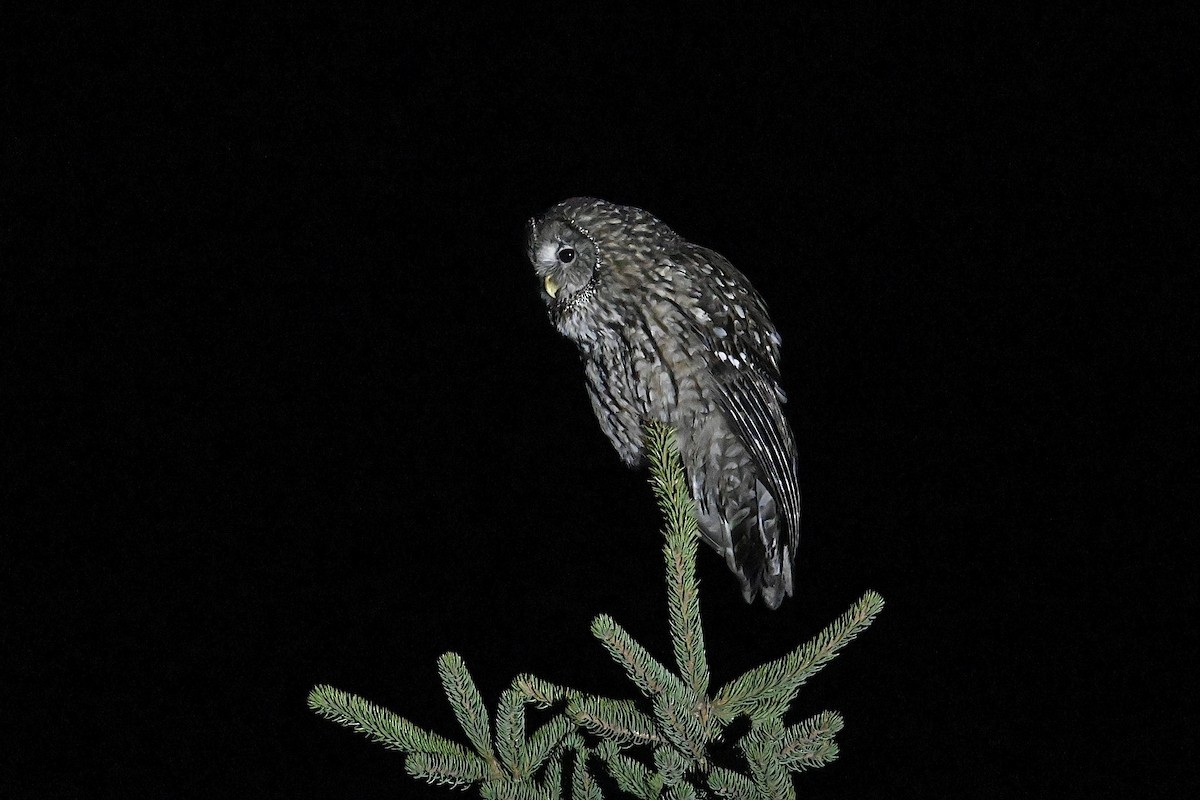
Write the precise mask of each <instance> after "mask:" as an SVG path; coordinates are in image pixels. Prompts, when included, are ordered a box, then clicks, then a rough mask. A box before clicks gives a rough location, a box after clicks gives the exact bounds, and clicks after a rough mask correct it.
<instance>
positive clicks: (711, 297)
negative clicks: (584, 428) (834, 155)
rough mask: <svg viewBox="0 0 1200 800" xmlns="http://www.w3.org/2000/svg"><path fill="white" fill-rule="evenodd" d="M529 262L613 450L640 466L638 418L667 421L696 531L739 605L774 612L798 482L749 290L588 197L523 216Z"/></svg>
mask: <svg viewBox="0 0 1200 800" xmlns="http://www.w3.org/2000/svg"><path fill="white" fill-rule="evenodd" d="M529 260H530V261H531V262H532V263H533V267H534V270H535V272H536V274H537V277H538V279H539V280H540V282H541V295H542V299H543V301H544V302H545V304H546V311H547V313H548V314H549V317H550V321H551V322H552V323H553V324H554V326H555V327H556V328H557V329H558V331H559V332H560V333H561V334H563V335H564V336H566V337H567V338H568V339H570V340H571V341H573V342H575V344H576V345H577V346H578V348H579V353H580V356H581V357H582V360H583V370H584V375H585V376H586V378H587V390H588V395H589V396H590V398H591V401H592V408H593V410H594V411H595V413H596V418H597V419H598V420H599V421H600V427H601V429H603V431H604V434H605V436H607V437H608V440H609V441H610V442H612V445H613V447H615V448H616V450H617V453H618V454H619V455H620V457H621V459H622V460H623V461H624V462H625V463H626V464H628V465H629V466H631V467H637V466H639V465H640V464H641V463H642V462H643V460H644V443H643V438H642V437H643V429H644V425H645V423H646V422H647V421H649V420H656V421H658V422H662V423H666V424H669V425H671V426H673V427H674V429H675V432H676V439H677V441H678V444H679V450H680V453H681V455H682V459H683V465H684V468H685V470H686V473H687V479H688V483H689V487H690V490H691V495H692V498H693V499H694V500H695V503H696V509H697V512H698V517H699V523H700V530H701V534H702V536H703V538H704V540H705V541H706V542H707V543H708V544H709V545H710V546H711V547H712V548H713V549H715V550H716V551H717V552H718V553H720V554H721V555H722V556H724V558H725V563H726V564H727V565H728V566H729V569H730V570H731V571H732V572H733V573H734V575H736V576H737V579H738V581H739V582H740V583H741V589H742V596H743V597H744V598H745V600H746V602H747V603H753V602H754V599H755V598H756V597H758V596H761V597H762V599H763V602H764V603H765V604H766V605H767V606H768V607H770V608H778V607H779V604H780V603H781V602H782V601H783V598H784V596H785V595H791V594H792V561H793V559H794V557H795V553H796V547H797V544H798V541H799V533H800V490H799V487H798V482H797V478H796V443H795V439H794V438H793V436H792V431H791V429H790V428H789V427H788V423H787V420H786V419H785V418H784V416H783V409H782V404H783V403H784V401H785V399H786V398H785V397H784V394H783V391H782V389H781V388H780V380H779V345H780V338H779V334H778V332H777V331H776V330H775V326H774V325H773V324H772V323H771V320H770V318H769V317H768V316H767V308H766V304H765V303H764V302H763V299H762V298H761V297H760V296H759V294H758V292H756V291H755V290H754V288H753V287H752V286H751V285H750V282H749V281H748V280H746V277H745V276H744V275H742V273H741V272H739V271H738V270H737V269H735V268H734V267H733V265H732V264H730V263H729V261H727V260H726V259H725V258H724V257H722V256H721V255H719V254H717V253H715V252H713V251H712V250H709V249H707V248H704V247H700V246H699V245H695V244H692V243H691V242H689V241H687V240H686V239H684V238H683V237H681V236H679V235H678V234H676V233H675V231H673V230H671V229H670V228H669V227H667V226H666V225H664V224H663V223H662V222H660V221H659V220H658V219H656V218H655V217H654V216H652V215H651V214H649V213H647V212H645V211H643V210H641V209H639V208H633V207H630V206H618V205H614V204H612V203H608V202H605V201H604V200H597V199H595V198H590V197H577V198H572V199H570V200H566V201H564V202H562V203H559V204H558V205H557V206H555V207H553V208H551V209H550V210H549V211H547V212H546V213H545V214H543V215H542V216H540V217H536V218H534V219H532V220H530V221H529Z"/></svg>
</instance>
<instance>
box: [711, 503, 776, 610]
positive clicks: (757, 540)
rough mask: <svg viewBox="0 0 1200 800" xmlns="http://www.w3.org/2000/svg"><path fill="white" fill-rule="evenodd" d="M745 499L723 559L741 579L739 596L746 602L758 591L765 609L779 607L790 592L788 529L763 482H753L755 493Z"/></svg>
mask: <svg viewBox="0 0 1200 800" xmlns="http://www.w3.org/2000/svg"><path fill="white" fill-rule="evenodd" d="M745 499H746V500H747V501H748V502H747V504H746V506H743V508H742V509H741V512H740V514H739V516H741V519H740V520H739V521H738V522H737V523H736V524H733V525H731V526H730V527H731V531H730V533H731V539H732V543H733V549H732V553H731V554H727V556H726V561H727V562H730V563H729V568H730V569H731V570H733V572H734V574H736V575H737V577H738V580H739V581H740V582H741V584H742V597H744V598H745V600H746V602H747V603H753V602H754V598H755V597H756V596H758V595H759V594H760V593H761V594H762V599H763V603H765V604H766V606H767V608H771V609H775V608H779V605H780V603H782V602H783V598H784V597H790V596H791V594H792V554H791V553H790V552H789V550H790V548H789V546H788V536H787V532H786V531H785V530H784V529H783V521H782V519H781V518H780V516H779V514H778V512H777V510H776V507H775V498H774V497H773V496H772V495H771V492H770V490H769V489H768V488H767V487H766V486H765V485H764V484H763V483H762V481H759V480H755V481H754V492H753V494H752V495H751V496H750V497H747V498H745ZM730 555H732V558H730Z"/></svg>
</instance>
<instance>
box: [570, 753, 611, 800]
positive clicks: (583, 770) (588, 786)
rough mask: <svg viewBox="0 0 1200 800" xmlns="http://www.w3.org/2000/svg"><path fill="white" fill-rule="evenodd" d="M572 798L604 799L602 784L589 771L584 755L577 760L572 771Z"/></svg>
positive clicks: (585, 799) (577, 799)
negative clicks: (601, 789)
mask: <svg viewBox="0 0 1200 800" xmlns="http://www.w3.org/2000/svg"><path fill="white" fill-rule="evenodd" d="M571 800H604V793H603V792H601V791H600V785H599V784H598V783H596V779H595V778H593V777H592V774H591V773H590V772H588V768H587V761H586V759H584V758H582V757H581V758H579V759H578V760H576V762H575V769H574V770H573V771H572V773H571Z"/></svg>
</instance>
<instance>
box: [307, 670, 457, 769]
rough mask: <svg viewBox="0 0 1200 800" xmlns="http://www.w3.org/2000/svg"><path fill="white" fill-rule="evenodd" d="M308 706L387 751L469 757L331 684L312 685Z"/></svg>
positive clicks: (446, 741) (437, 738)
mask: <svg viewBox="0 0 1200 800" xmlns="http://www.w3.org/2000/svg"><path fill="white" fill-rule="evenodd" d="M308 707H309V708H311V709H312V710H313V711H315V712H317V713H318V714H320V715H321V716H322V717H324V718H325V719H329V720H333V721H334V722H336V723H338V724H339V725H343V726H345V727H347V728H350V729H351V730H355V731H358V732H359V733H361V734H363V735H365V736H367V737H368V738H370V739H372V740H374V741H376V742H379V743H380V744H382V745H383V746H384V747H386V748H388V749H389V750H398V751H400V752H401V753H432V754H434V755H447V756H460V757H463V758H471V757H472V754H471V753H470V752H468V751H467V750H466V749H465V748H464V747H463V746H462V745H460V744H458V743H457V742H452V741H450V740H449V739H446V738H444V737H441V736H438V735H437V734H436V733H428V732H427V731H424V730H422V729H421V728H418V727H417V726H416V725H413V724H412V723H411V722H409V721H408V720H406V719H404V717H401V716H399V715H398V714H394V713H392V712H391V711H388V710H387V709H386V708H382V707H380V706H377V705H375V704H374V703H372V702H370V701H369V700H364V699H363V698H361V697H359V696H357V695H353V694H350V693H349V692H343V691H342V690H341V689H335V688H333V687H332V686H326V685H323V684H322V685H318V686H315V687H314V688H313V690H312V691H311V692H309V693H308Z"/></svg>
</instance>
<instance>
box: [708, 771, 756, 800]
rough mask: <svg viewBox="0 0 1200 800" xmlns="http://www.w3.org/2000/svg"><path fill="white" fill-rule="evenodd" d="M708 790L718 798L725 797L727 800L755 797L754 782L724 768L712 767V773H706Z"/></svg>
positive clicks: (743, 799)
mask: <svg viewBox="0 0 1200 800" xmlns="http://www.w3.org/2000/svg"><path fill="white" fill-rule="evenodd" d="M708 788H710V789H712V790H713V791H714V792H715V793H716V794H717V795H718V796H720V797H727V798H729V800H746V798H751V797H756V796H757V795H756V791H755V788H754V781H752V780H750V779H749V778H748V777H746V776H745V775H743V774H742V773H740V772H735V771H733V770H731V769H726V768H725V767H713V769H712V771H711V772H709V773H708Z"/></svg>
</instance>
